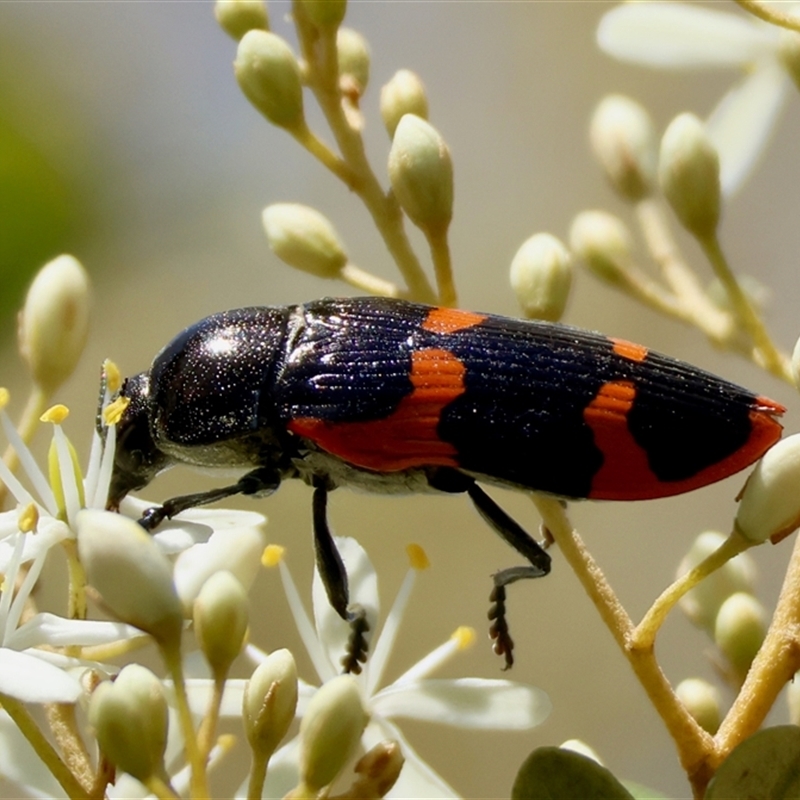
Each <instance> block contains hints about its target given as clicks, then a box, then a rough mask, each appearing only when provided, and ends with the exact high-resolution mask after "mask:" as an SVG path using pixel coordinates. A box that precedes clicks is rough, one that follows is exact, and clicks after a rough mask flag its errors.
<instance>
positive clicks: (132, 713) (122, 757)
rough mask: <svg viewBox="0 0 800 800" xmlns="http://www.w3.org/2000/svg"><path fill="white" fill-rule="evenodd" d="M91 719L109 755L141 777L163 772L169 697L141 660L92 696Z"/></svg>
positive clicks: (123, 670) (118, 764)
mask: <svg viewBox="0 0 800 800" xmlns="http://www.w3.org/2000/svg"><path fill="white" fill-rule="evenodd" d="M89 722H90V724H91V725H92V726H93V727H94V729H95V731H96V734H97V743H98V744H99V745H100V749H101V750H102V751H103V752H104V753H105V755H106V757H107V758H108V759H109V760H110V761H111V762H112V763H113V764H115V765H116V767H117V768H118V769H119V770H121V771H122V772H127V773H128V774H129V775H132V776H133V777H134V778H137V779H138V780H140V781H146V780H147V779H148V778H150V777H151V776H153V775H158V776H159V777H160V776H161V775H162V774H163V773H164V749H165V748H166V745H167V725H168V715H167V700H166V697H165V695H164V688H163V687H162V685H161V682H160V681H159V680H158V678H156V676H155V675H153V673H152V672H150V670H149V669H145V667H142V666H140V665H139V664H129V665H128V666H126V667H123V668H122V670H121V671H120V673H119V675H118V676H117V679H116V680H115V681H114V682H113V683H111V682H110V681H104V682H103V683H101V684H100V685H99V686H98V687H97V689H95V691H94V692H93V693H92V696H91V698H90V700H89Z"/></svg>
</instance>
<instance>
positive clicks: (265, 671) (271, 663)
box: [242, 650, 297, 759]
mask: <svg viewBox="0 0 800 800" xmlns="http://www.w3.org/2000/svg"><path fill="white" fill-rule="evenodd" d="M296 708H297V667H296V666H295V663H294V657H293V656H292V654H291V653H290V652H289V651H288V650H275V651H274V652H273V653H270V654H269V655H268V656H267V657H266V658H265V659H264V661H262V662H261V663H260V664H259V665H258V667H256V669H255V671H254V672H253V675H252V677H251V678H250V680H249V681H248V682H247V684H246V686H245V689H244V699H243V703H242V721H243V722H244V729H245V733H246V734H247V741H248V742H249V743H250V747H251V748H252V749H253V751H254V752H257V753H259V754H261V755H262V756H263V757H264V758H266V759H269V757H270V756H271V755H272V754H273V753H274V752H275V750H276V749H277V747H278V745H279V744H280V743H281V740H282V739H283V737H284V736H285V735H286V732H287V731H288V730H289V726H290V725H291V724H292V720H293V719H294V715H295V709H296Z"/></svg>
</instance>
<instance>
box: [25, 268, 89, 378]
mask: <svg viewBox="0 0 800 800" xmlns="http://www.w3.org/2000/svg"><path fill="white" fill-rule="evenodd" d="M88 329H89V276H88V275H87V274H86V270H84V268H83V267H82V266H81V264H80V262H79V261H78V260H77V259H75V258H73V257H72V256H59V257H58V258H56V259H53V261H50V262H49V263H47V264H45V265H44V266H43V267H42V268H41V269H40V270H39V272H38V273H37V274H36V277H35V278H34V279H33V283H32V284H31V286H30V289H28V294H27V297H26V298H25V305H24V307H23V309H22V311H21V312H20V315H19V322H18V331H17V337H18V341H19V349H20V353H21V354H22V357H23V358H24V359H25V361H27V363H28V367H29V368H30V371H31V375H32V376H33V380H34V381H35V382H36V383H37V384H38V385H39V386H40V387H41V388H42V389H43V390H44V391H45V392H47V393H48V394H52V393H53V392H54V391H55V390H56V389H57V388H58V387H59V386H60V385H61V384H62V383H63V382H64V381H65V380H66V379H67V378H68V377H69V376H70V375H71V374H72V372H73V370H74V369H75V366H76V364H77V363H78V359H79V358H80V356H81V353H82V352H83V346H84V344H85V343H86V334H87V332H88Z"/></svg>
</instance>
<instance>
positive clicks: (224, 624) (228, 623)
mask: <svg viewBox="0 0 800 800" xmlns="http://www.w3.org/2000/svg"><path fill="white" fill-rule="evenodd" d="M193 619H194V630H195V635H196V636H197V641H198V643H199V645H200V649H201V650H202V651H203V655H204V656H205V657H206V661H207V662H208V663H209V665H210V666H211V670H212V672H213V673H214V676H215V677H224V676H225V674H226V673H227V671H228V669H229V668H230V666H231V664H232V663H233V660H234V659H235V658H236V656H238V655H239V653H240V652H241V650H242V645H243V644H244V637H245V635H246V634H247V624H248V621H249V608H248V603H247V593H246V592H245V590H244V587H243V586H242V584H241V583H239V581H237V580H236V578H235V577H234V576H233V575H232V574H231V573H230V572H228V571H227V570H222V571H221V572H216V573H214V574H213V575H212V576H211V577H210V578H209V579H208V580H207V581H206V582H205V583H204V584H203V588H202V589H201V590H200V594H199V595H198V596H197V600H195V601H194V615H193Z"/></svg>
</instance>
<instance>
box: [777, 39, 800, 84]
mask: <svg viewBox="0 0 800 800" xmlns="http://www.w3.org/2000/svg"><path fill="white" fill-rule="evenodd" d="M778 58H780V60H781V63H782V64H783V66H784V68H785V69H786V71H787V72H788V73H789V75H790V76H791V78H792V80H793V81H794V82H795V85H796V86H797V88H798V89H800V33H797V31H789V30H786V29H785V28H784V29H782V30H781V35H780V40H779V44H778Z"/></svg>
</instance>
